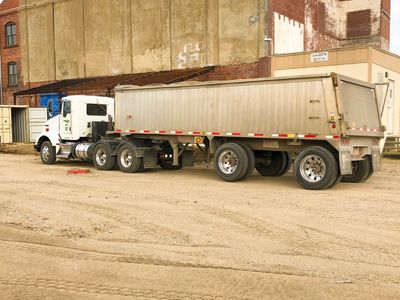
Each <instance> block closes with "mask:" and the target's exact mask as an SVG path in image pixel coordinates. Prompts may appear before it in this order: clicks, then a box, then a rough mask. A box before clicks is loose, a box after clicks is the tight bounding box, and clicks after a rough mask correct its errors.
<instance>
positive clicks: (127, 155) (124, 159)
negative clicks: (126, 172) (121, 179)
mask: <svg viewBox="0 0 400 300" xmlns="http://www.w3.org/2000/svg"><path fill="white" fill-rule="evenodd" d="M120 162H121V165H122V166H123V167H124V168H129V167H130V166H132V163H133V155H132V152H131V151H130V150H128V149H125V150H123V151H122V152H121V155H120Z"/></svg>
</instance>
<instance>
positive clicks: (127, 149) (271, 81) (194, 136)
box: [35, 73, 385, 189]
mask: <svg viewBox="0 0 400 300" xmlns="http://www.w3.org/2000/svg"><path fill="white" fill-rule="evenodd" d="M96 101H97V102H96ZM74 102H77V104H74ZM95 103H97V104H98V105H102V106H101V107H103V109H100V107H95V106H91V107H92V108H93V110H95V111H96V115H95V116H91V115H90V114H89V113H88V112H91V110H90V111H88V107H87V105H89V104H95ZM70 105H71V109H69V106H70ZM74 105H76V106H77V107H78V106H79V107H81V108H80V109H78V108H77V109H76V110H75V109H74V108H73V107H74ZM85 105H86V106H85ZM85 107H86V108H85ZM85 109H86V111H85ZM105 109H107V112H105V111H104V110H105ZM114 109H115V115H114ZM64 110H65V112H64ZM64 115H65V116H64ZM52 124H53V125H52ZM68 124H69V125H71V126H67V125H68ZM74 124H75V125H76V124H81V125H79V126H77V125H76V127H74ZM46 126H47V127H46V129H45V132H44V133H43V135H42V136H41V137H39V138H38V140H37V142H36V144H35V148H36V149H37V150H38V151H40V153H41V157H42V161H43V162H44V163H54V162H55V160H56V158H67V159H82V160H92V161H93V163H94V165H95V167H96V168H97V169H100V170H113V169H119V170H121V171H123V172H127V173H136V172H140V171H142V170H143V169H144V168H154V167H157V166H160V167H161V168H163V169H168V170H172V169H179V168H181V167H183V166H191V165H193V151H192V150H193V147H192V146H193V145H197V146H198V147H199V148H200V149H202V151H204V152H205V154H206V157H207V158H208V159H211V158H213V164H214V169H215V171H216V173H217V174H218V176H219V177H220V178H222V179H223V180H225V181H231V182H232V181H239V180H244V179H246V178H248V177H249V176H251V175H252V173H253V171H254V169H256V170H257V172H258V173H259V174H261V175H262V176H266V177H268V176H282V175H284V174H285V173H286V172H287V171H288V170H289V169H290V168H291V166H292V162H293V159H294V163H293V168H294V169H293V170H294V174H295V177H296V179H297V181H298V183H299V184H300V185H302V186H303V187H304V188H307V189H326V188H330V187H333V186H334V185H335V184H337V183H338V182H340V181H343V182H357V183H361V182H364V181H366V180H367V179H368V178H369V177H371V175H372V174H373V172H374V171H377V170H379V168H380V165H381V156H380V148H379V142H380V139H381V138H383V136H384V129H385V128H384V127H383V126H382V124H381V119H380V115H379V110H378V102H377V95H376V90H375V86H374V85H371V84H368V83H366V82H362V81H359V80H355V79H352V78H349V77H346V76H343V75H338V74H334V73H333V74H326V75H315V76H301V77H283V78H261V79H251V80H235V81H221V82H190V83H181V84H174V85H157V86H144V87H137V86H118V87H116V89H115V104H114V106H113V100H112V99H110V98H101V97H89V96H74V97H72V98H71V97H66V98H64V99H63V101H62V114H61V116H60V119H59V120H54V121H53V120H52V119H51V120H49V122H48V124H46ZM57 126H58V127H57ZM46 130H47V131H46ZM53 130H54V133H53ZM50 133H52V135H51V134H50ZM50 136H51V137H50ZM52 147H53V148H52Z"/></svg>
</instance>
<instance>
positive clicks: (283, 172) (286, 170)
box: [278, 152, 292, 176]
mask: <svg viewBox="0 0 400 300" xmlns="http://www.w3.org/2000/svg"><path fill="white" fill-rule="evenodd" d="M284 153H285V154H286V159H287V160H286V167H285V168H284V169H283V170H282V172H281V174H280V175H278V176H283V175H285V174H286V173H287V172H288V171H289V170H290V167H291V166H292V156H291V155H290V154H289V153H288V152H284Z"/></svg>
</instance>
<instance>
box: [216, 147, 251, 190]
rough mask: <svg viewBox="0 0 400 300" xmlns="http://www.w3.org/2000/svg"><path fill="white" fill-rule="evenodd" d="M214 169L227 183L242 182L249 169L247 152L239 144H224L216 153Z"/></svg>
mask: <svg viewBox="0 0 400 300" xmlns="http://www.w3.org/2000/svg"><path fill="white" fill-rule="evenodd" d="M214 168H215V171H216V172H217V174H218V176H219V177H221V178H222V179H223V180H225V181H229V182H234V181H239V180H242V179H243V178H244V177H245V175H246V173H247V171H248V169H249V159H248V157H247V152H246V150H245V149H244V147H243V146H241V145H239V144H235V143H226V144H223V145H222V146H220V147H219V148H218V149H217V151H216V152H215V156H214Z"/></svg>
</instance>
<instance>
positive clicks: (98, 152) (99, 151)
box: [93, 143, 116, 171]
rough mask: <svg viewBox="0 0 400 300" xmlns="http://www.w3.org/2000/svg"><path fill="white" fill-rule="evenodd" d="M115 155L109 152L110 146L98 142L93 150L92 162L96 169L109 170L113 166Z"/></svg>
mask: <svg viewBox="0 0 400 300" xmlns="http://www.w3.org/2000/svg"><path fill="white" fill-rule="evenodd" d="M115 160H116V157H115V156H113V155H112V153H111V146H110V145H108V144H106V143H100V144H98V145H97V146H96V147H95V148H94V150H93V164H94V166H95V168H96V169H97V170H101V171H109V170H112V169H113V168H114V165H115Z"/></svg>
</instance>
